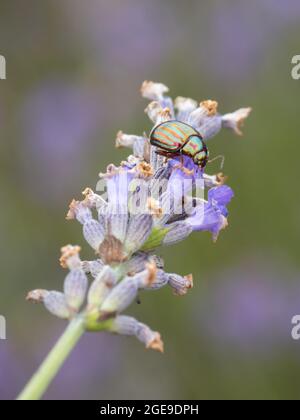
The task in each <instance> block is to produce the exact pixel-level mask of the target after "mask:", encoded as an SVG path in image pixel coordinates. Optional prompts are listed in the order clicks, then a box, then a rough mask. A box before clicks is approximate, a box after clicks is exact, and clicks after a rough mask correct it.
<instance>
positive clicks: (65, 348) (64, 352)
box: [18, 317, 85, 400]
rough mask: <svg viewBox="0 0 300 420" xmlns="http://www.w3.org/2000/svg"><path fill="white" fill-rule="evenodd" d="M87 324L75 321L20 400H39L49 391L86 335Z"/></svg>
mask: <svg viewBox="0 0 300 420" xmlns="http://www.w3.org/2000/svg"><path fill="white" fill-rule="evenodd" d="M84 327H85V322H84V319H83V318H82V317H77V318H75V319H73V320H72V321H71V322H70V324H69V326H68V328H67V329H66V330H65V332H64V333H63V335H62V336H61V338H60V339H59V340H58V342H57V343H56V345H55V346H54V347H53V349H52V350H51V352H50V353H49V355H48V356H47V358H46V359H45V361H44V362H43V363H42V365H41V366H40V368H39V370H38V371H37V372H36V374H35V375H34V376H33V377H32V379H31V380H30V381H29V383H28V384H27V385H26V387H25V388H24V390H23V391H22V392H21V394H20V395H19V397H18V400H39V399H40V398H41V397H42V396H43V394H44V392H45V391H46V390H47V388H48V386H49V384H50V383H51V381H52V380H53V379H54V377H55V376H56V374H57V373H58V371H59V369H60V368H61V367H62V365H63V363H64V361H65V360H66V358H67V357H68V356H69V354H70V353H71V351H72V350H73V348H74V347H75V345H76V344H77V342H78V341H79V339H80V338H81V336H82V335H83V333H84V330H85V328H84Z"/></svg>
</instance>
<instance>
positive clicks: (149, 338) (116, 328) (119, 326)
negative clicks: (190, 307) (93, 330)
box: [111, 315, 164, 353]
mask: <svg viewBox="0 0 300 420" xmlns="http://www.w3.org/2000/svg"><path fill="white" fill-rule="evenodd" d="M111 331H112V332H114V333H117V334H122V335H129V336H130V335H132V336H136V338H137V339H138V340H140V341H141V342H142V343H144V344H145V346H146V348H147V349H153V350H157V351H160V352H161V353H163V351H164V345H163V342H162V340H161V336H160V334H159V333H158V332H154V331H152V330H151V329H150V328H149V327H148V326H147V325H145V324H142V323H141V322H138V321H137V320H136V319H135V318H133V317H130V316H124V315H122V316H117V317H116V318H115V319H114V321H113V324H112V326H111Z"/></svg>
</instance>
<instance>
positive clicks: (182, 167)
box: [173, 158, 195, 176]
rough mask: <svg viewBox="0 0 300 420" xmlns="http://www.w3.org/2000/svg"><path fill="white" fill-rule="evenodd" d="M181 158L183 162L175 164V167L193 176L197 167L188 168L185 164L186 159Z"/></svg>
mask: <svg viewBox="0 0 300 420" xmlns="http://www.w3.org/2000/svg"><path fill="white" fill-rule="evenodd" d="M180 160H181V162H180V163H178V164H177V165H175V166H173V169H180V170H181V171H182V172H183V173H184V174H185V175H187V176H193V175H194V173H195V169H187V168H186V167H185V166H184V164H183V162H184V159H183V158H182V159H180Z"/></svg>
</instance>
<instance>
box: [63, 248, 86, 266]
mask: <svg viewBox="0 0 300 420" xmlns="http://www.w3.org/2000/svg"><path fill="white" fill-rule="evenodd" d="M60 251H61V257H60V259H59V262H60V265H61V266H62V267H63V268H69V270H72V269H75V268H79V267H81V260H80V258H79V252H80V251H81V248H80V246H78V245H75V246H73V245H66V246H64V247H62V248H61V250H60Z"/></svg>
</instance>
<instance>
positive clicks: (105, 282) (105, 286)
mask: <svg viewBox="0 0 300 420" xmlns="http://www.w3.org/2000/svg"><path fill="white" fill-rule="evenodd" d="M116 281H117V279H116V276H115V273H114V271H113V270H112V269H111V268H110V267H108V266H105V267H104V268H103V269H102V270H101V272H100V273H99V274H98V276H97V277H96V279H95V280H94V281H93V283H92V284H91V287H90V290H89V292H88V307H89V308H93V307H96V308H99V307H100V306H101V304H102V302H103V300H104V299H105V298H106V297H107V295H108V294H109V293H110V291H111V289H112V287H113V286H114V285H115V283H116Z"/></svg>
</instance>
